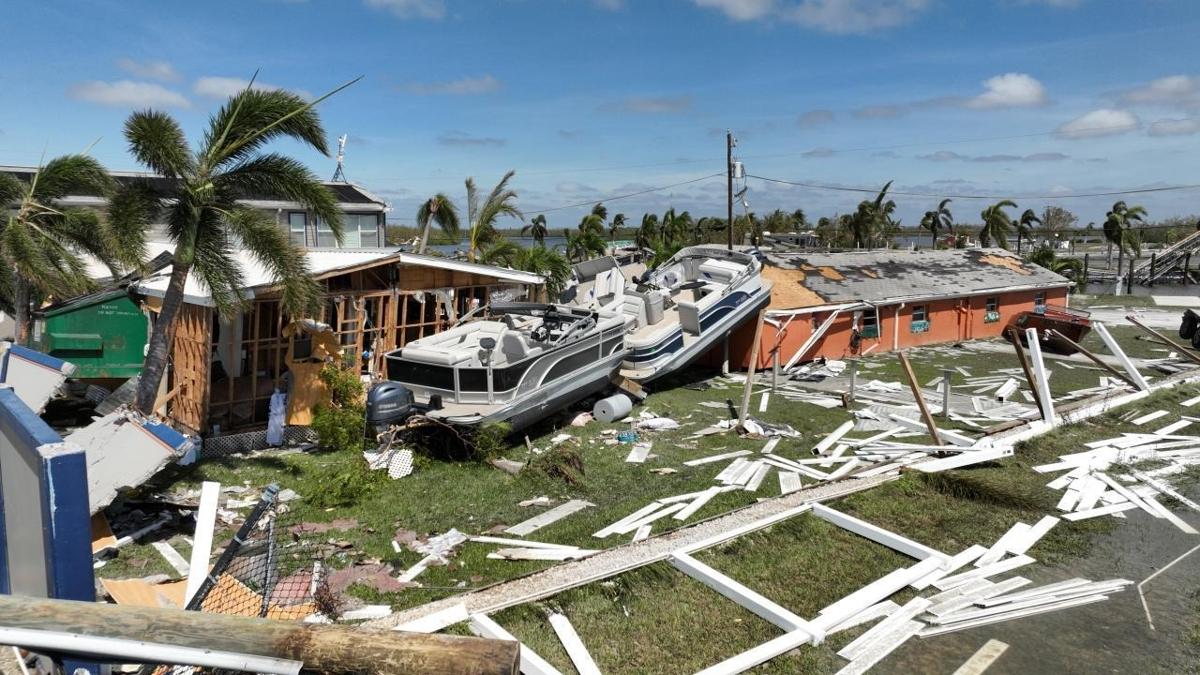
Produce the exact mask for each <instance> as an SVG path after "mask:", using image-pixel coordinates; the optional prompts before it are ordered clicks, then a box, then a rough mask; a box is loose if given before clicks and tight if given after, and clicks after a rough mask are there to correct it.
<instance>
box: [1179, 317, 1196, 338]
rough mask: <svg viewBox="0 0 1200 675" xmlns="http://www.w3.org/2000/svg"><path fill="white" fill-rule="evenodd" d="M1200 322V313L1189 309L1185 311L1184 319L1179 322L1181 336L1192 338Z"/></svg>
mask: <svg viewBox="0 0 1200 675" xmlns="http://www.w3.org/2000/svg"><path fill="white" fill-rule="evenodd" d="M1198 324H1200V314H1196V313H1195V312H1193V311H1192V310H1190V309H1188V310H1185V311H1184V312H1183V321H1181V322H1180V324H1179V337H1181V338H1183V339H1184V340H1191V339H1193V338H1194V336H1195V335H1196V327H1197V325H1198Z"/></svg>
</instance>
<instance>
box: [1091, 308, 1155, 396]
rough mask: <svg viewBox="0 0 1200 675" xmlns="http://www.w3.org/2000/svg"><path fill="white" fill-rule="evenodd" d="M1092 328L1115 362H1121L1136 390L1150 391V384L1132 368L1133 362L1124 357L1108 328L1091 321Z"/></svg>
mask: <svg viewBox="0 0 1200 675" xmlns="http://www.w3.org/2000/svg"><path fill="white" fill-rule="evenodd" d="M1092 328H1094V329H1095V330H1096V333H1098V334H1099V335H1100V339H1101V340H1104V346H1105V347H1108V351H1109V352H1110V353H1111V354H1112V355H1113V356H1115V357H1117V360H1118V361H1120V362H1121V367H1122V368H1124V369H1125V372H1126V373H1128V374H1129V378H1130V379H1132V380H1133V383H1134V384H1136V385H1137V388H1138V389H1141V390H1142V391H1150V383H1149V382H1147V381H1146V378H1144V377H1142V374H1141V373H1139V372H1138V370H1137V368H1135V367H1134V365H1133V362H1132V361H1130V360H1129V357H1128V356H1126V355H1125V351H1124V350H1123V349H1121V345H1119V344H1117V341H1116V340H1115V339H1113V336H1112V334H1111V333H1109V332H1108V328H1107V327H1105V325H1104V324H1102V323H1100V322H1099V321H1093V322H1092Z"/></svg>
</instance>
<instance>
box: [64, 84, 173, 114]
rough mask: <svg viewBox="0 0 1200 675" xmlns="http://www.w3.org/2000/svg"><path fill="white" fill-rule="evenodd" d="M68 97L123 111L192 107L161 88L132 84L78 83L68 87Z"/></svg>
mask: <svg viewBox="0 0 1200 675" xmlns="http://www.w3.org/2000/svg"><path fill="white" fill-rule="evenodd" d="M67 94H68V95H70V96H71V98H74V99H78V100H80V101H89V102H91V103H99V104H100V105H111V106H118V107H126V108H148V107H153V106H162V107H166V108H187V107H189V106H190V105H191V102H190V101H188V100H187V98H185V97H184V96H183V95H182V94H180V93H179V92H176V91H171V90H170V89H167V88H166V87H164V86H162V85H161V84H154V83H153V82H134V81H132V80H119V81H117V82H101V81H98V80H93V81H91V82H81V83H79V84H77V85H75V86H73V87H71V88H70V89H69V90H68V91H67Z"/></svg>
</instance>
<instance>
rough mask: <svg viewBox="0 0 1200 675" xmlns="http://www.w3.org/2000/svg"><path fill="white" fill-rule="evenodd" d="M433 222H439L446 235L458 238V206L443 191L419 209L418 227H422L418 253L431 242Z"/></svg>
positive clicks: (438, 224) (422, 251) (423, 250)
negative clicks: (430, 235)
mask: <svg viewBox="0 0 1200 675" xmlns="http://www.w3.org/2000/svg"><path fill="white" fill-rule="evenodd" d="M433 223H437V226H438V227H439V228H441V230H442V232H444V233H445V234H446V236H448V237H451V238H452V239H454V240H455V241H457V240H458V208H457V207H456V206H454V202H452V201H450V198H449V197H447V196H446V195H444V194H442V193H441V192H439V193H437V194H436V195H434V196H432V197H430V198H429V199H428V200H426V201H425V202H423V203H422V204H421V208H419V209H417V227H419V228H421V243H420V245H419V246H418V247H417V253H424V252H425V247H426V246H427V245H428V244H429V228H430V226H431V225H432V224H433Z"/></svg>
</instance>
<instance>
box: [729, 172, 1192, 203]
mask: <svg viewBox="0 0 1200 675" xmlns="http://www.w3.org/2000/svg"><path fill="white" fill-rule="evenodd" d="M748 177H749V178H755V179H757V180H762V181H767V182H769V183H781V184H783V185H794V186H797V187H803V188H809V189H812V190H828V191H834V192H859V193H867V194H878V193H879V188H860V187H848V186H843V185H822V184H820V183H805V182H802V181H791V180H783V179H780V178H768V177H766V176H756V175H753V174H749V175H748ZM1195 189H1200V184H1197V185H1168V186H1165V187H1156V188H1137V189H1129V190H1111V191H1108V192H1084V193H1077V194H1065V195H1011V194H986V195H985V194H974V195H972V194H953V193H935V192H906V191H903V190H888V194H890V195H904V196H907V197H932V198H934V199H940V198H949V199H984V200H989V201H998V200H1001V199H1021V200H1030V199H1080V198H1084V197H1116V196H1120V195H1135V194H1145V193H1151V192H1173V191H1179V190H1195Z"/></svg>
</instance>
